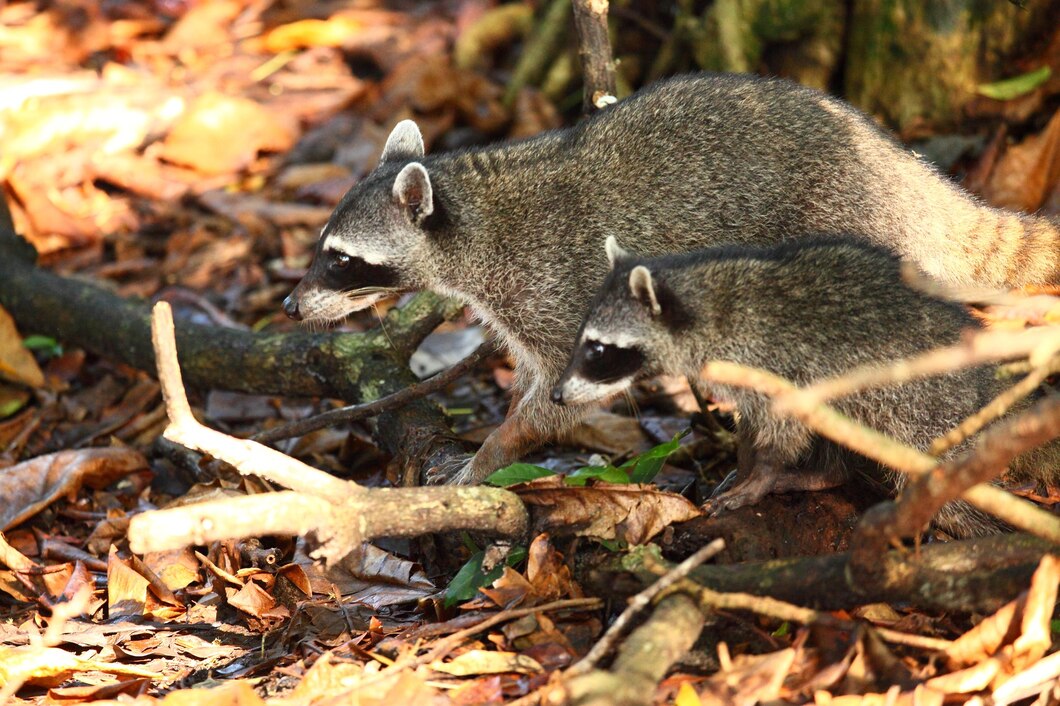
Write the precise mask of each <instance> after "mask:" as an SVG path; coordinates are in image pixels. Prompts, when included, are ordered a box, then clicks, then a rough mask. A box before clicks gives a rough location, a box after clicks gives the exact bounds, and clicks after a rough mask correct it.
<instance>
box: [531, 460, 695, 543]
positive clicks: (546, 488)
mask: <svg viewBox="0 0 1060 706" xmlns="http://www.w3.org/2000/svg"><path fill="white" fill-rule="evenodd" d="M510 490H512V491H513V492H515V493H516V494H517V495H519V497H520V498H521V499H522V501H523V502H524V503H526V505H527V506H528V507H529V508H530V511H531V515H532V522H533V526H534V529H535V530H536V531H538V532H551V533H552V534H555V535H566V534H575V535H577V536H580V537H595V538H597V539H621V540H623V541H625V542H627V543H629V544H644V543H646V542H647V541H648V540H649V539H651V538H652V537H654V536H655V535H656V534H658V533H659V532H661V531H662V530H663V529H664V528H666V527H668V526H669V525H671V524H673V523H675V522H685V521H686V520H691V519H692V518H694V517H698V516H699V515H700V514H701V513H700V511H699V509H698V508H697V507H696V506H695V505H693V504H692V503H690V502H689V501H688V500H687V499H685V498H683V497H681V496H680V495H676V494H674V493H667V492H664V491H661V490H659V489H658V488H656V487H655V486H653V485H632V484H613V483H595V484H593V485H590V486H585V487H570V486H567V485H564V483H563V479H562V478H560V477H558V476H550V477H547V478H539V479H537V480H535V481H533V482H531V483H525V484H522V485H517V486H513V487H512V488H510Z"/></svg>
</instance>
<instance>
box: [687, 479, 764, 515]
mask: <svg viewBox="0 0 1060 706" xmlns="http://www.w3.org/2000/svg"><path fill="white" fill-rule="evenodd" d="M722 486H731V478H726V479H725V480H724V481H722ZM719 488H720V486H719ZM715 493H716V494H715V495H712V496H711V497H710V499H709V500H707V502H705V503H703V505H702V509H703V512H704V513H705V514H706V515H707V517H715V516H716V515H718V514H720V513H722V512H726V511H729V510H736V509H737V508H741V507H745V506H747V505H754V504H755V503H757V502H758V501H759V500H761V499H762V498H764V497H765V496H766V495H768V494H769V493H768V491H765V492H763V488H762V487H761V485H760V484H756V483H740V484H738V485H736V486H735V487H728V489H727V490H724V492H722V493H717V491H715Z"/></svg>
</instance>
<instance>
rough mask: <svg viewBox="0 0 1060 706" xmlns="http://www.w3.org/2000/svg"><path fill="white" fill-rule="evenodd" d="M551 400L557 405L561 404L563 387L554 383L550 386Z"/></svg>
mask: <svg viewBox="0 0 1060 706" xmlns="http://www.w3.org/2000/svg"><path fill="white" fill-rule="evenodd" d="M552 401H553V402H555V403H556V404H558V405H562V404H563V387H562V386H560V385H556V386H555V387H553V388H552Z"/></svg>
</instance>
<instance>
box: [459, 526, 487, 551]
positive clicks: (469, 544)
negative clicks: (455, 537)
mask: <svg viewBox="0 0 1060 706" xmlns="http://www.w3.org/2000/svg"><path fill="white" fill-rule="evenodd" d="M460 541H461V542H463V543H464V549H467V550H468V552H470V553H471V554H474V553H475V552H478V551H482V550H481V549H479V546H478V545H477V544H475V540H473V539H472V538H471V533H470V532H468V531H467V530H464V531H463V532H461V533H460Z"/></svg>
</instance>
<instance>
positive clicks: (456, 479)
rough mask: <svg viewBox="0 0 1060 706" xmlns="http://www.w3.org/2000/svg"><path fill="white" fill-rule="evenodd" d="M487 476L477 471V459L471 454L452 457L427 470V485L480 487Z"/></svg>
mask: <svg viewBox="0 0 1060 706" xmlns="http://www.w3.org/2000/svg"><path fill="white" fill-rule="evenodd" d="M486 475H489V474H488V473H487V474H480V473H479V472H478V471H477V470H476V469H475V457H474V456H473V455H471V454H460V455H457V456H450V457H449V458H447V459H445V460H444V461H442V462H441V463H439V464H438V465H437V466H434V467H433V468H430V469H428V470H427V473H426V476H427V485H478V484H479V483H481V482H482V481H483V480H485V478H486Z"/></svg>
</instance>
